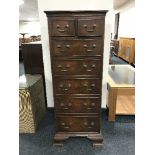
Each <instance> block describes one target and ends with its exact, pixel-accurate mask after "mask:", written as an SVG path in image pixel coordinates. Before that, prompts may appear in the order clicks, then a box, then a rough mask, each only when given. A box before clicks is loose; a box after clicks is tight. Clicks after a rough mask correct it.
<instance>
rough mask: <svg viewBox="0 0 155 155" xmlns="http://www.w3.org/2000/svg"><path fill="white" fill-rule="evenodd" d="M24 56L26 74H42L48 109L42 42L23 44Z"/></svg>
mask: <svg viewBox="0 0 155 155" xmlns="http://www.w3.org/2000/svg"><path fill="white" fill-rule="evenodd" d="M22 55H23V61H24V69H25V74H41V75H42V77H43V84H44V92H45V103H46V107H47V100H46V88H45V75H44V65H43V54H42V44H41V42H31V43H24V44H22Z"/></svg>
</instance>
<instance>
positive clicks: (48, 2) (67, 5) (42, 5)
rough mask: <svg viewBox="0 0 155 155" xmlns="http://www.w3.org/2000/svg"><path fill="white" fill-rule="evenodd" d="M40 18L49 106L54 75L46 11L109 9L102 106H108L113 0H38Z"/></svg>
mask: <svg viewBox="0 0 155 155" xmlns="http://www.w3.org/2000/svg"><path fill="white" fill-rule="evenodd" d="M38 9H39V18H40V26H41V36H42V48H43V61H44V71H45V81H46V92H47V93H46V94H47V104H48V107H53V106H54V104H53V88H52V75H51V61H50V50H49V38H48V26H47V17H46V14H45V13H44V11H47V10H49V11H50V10H109V12H108V13H107V16H106V23H105V41H104V44H105V47H104V60H103V62H104V64H103V65H104V67H103V74H104V78H103V82H102V83H103V92H104V93H103V94H102V107H106V102H107V100H106V99H107V97H106V96H107V83H106V75H107V71H108V65H109V51H110V33H111V31H112V28H113V27H114V26H112V25H113V13H112V9H113V0H108V1H107V0H89V1H84V0H74V1H73V0H56V1H55V0H38Z"/></svg>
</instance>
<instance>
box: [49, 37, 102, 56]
mask: <svg viewBox="0 0 155 155" xmlns="http://www.w3.org/2000/svg"><path fill="white" fill-rule="evenodd" d="M51 42H52V43H53V46H52V47H53V49H51V51H52V55H54V56H78V55H79V56H87V55H88V56H90V55H92V56H94V55H99V56H100V55H101V54H102V46H101V45H102V40H101V38H99V39H76V40H51Z"/></svg>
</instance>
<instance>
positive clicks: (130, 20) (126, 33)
mask: <svg viewBox="0 0 155 155" xmlns="http://www.w3.org/2000/svg"><path fill="white" fill-rule="evenodd" d="M135 23H136V20H135V7H133V8H130V9H128V10H126V11H123V12H121V13H120V19H119V29H118V37H131V38H132V37H133V38H135V27H136V25H135Z"/></svg>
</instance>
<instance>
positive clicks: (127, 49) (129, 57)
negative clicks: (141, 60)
mask: <svg viewBox="0 0 155 155" xmlns="http://www.w3.org/2000/svg"><path fill="white" fill-rule="evenodd" d="M118 56H119V57H120V58H122V59H124V60H125V61H127V62H128V63H129V64H133V63H134V59H135V38H124V37H120V39H119V52H118Z"/></svg>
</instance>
